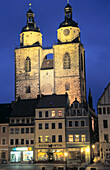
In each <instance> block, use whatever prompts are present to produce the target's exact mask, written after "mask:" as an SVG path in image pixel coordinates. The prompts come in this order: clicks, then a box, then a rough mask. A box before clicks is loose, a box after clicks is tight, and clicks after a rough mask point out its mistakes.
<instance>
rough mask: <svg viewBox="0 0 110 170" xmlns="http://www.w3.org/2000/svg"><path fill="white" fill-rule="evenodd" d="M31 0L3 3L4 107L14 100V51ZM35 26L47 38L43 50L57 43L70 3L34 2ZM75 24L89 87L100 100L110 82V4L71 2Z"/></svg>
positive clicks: (0, 89) (0, 81) (103, 0)
mask: <svg viewBox="0 0 110 170" xmlns="http://www.w3.org/2000/svg"><path fill="white" fill-rule="evenodd" d="M29 2H30V1H29V0H3V1H1V3H0V103H7V102H11V101H13V100H14V93H15V82H14V76H15V73H14V49H15V47H16V46H17V45H19V34H20V32H21V29H22V27H24V26H25V25H26V12H27V11H28V9H29V5H28V4H29ZM31 3H32V11H33V12H34V13H35V22H36V23H37V26H39V27H40V30H41V33H42V34H43V46H45V47H46V46H51V45H52V44H53V43H54V42H56V41H57V37H56V33H57V29H58V27H59V25H60V23H61V22H62V21H63V20H64V8H65V6H66V0H39V1H38V0H31ZM70 5H71V6H72V8H73V20H74V21H76V22H78V25H79V28H80V30H81V42H82V44H83V45H84V48H85V52H86V82H87V83H86V86H87V94H88V90H89V88H91V92H92V95H93V102H94V107H95V109H96V105H97V101H98V98H99V97H100V96H101V94H102V93H103V91H104V88H105V87H106V86H107V85H108V83H109V82H110V0H70Z"/></svg>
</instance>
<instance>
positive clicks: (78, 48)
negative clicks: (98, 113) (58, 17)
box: [15, 4, 86, 103]
mask: <svg viewBox="0 0 110 170" xmlns="http://www.w3.org/2000/svg"><path fill="white" fill-rule="evenodd" d="M26 16H27V25H26V26H25V27H23V29H22V31H21V34H20V47H19V48H16V49H15V75H16V76H15V77H16V78H15V88H16V92H15V96H16V100H17V99H18V98H19V97H20V98H21V99H29V98H36V96H37V95H39V94H44V95H51V94H53V93H56V94H65V92H67V93H68V95H69V100H70V103H72V102H73V101H74V100H75V98H76V97H77V99H78V101H80V102H83V101H86V80H85V50H84V47H83V45H82V44H81V41H80V29H79V27H78V24H77V23H76V22H75V21H73V20H72V7H71V6H70V5H69V4H67V5H66V7H65V20H64V22H62V23H61V24H60V26H59V29H58V30H57V43H56V44H55V45H53V47H52V48H50V49H48V48H45V49H44V48H43V46H42V34H41V32H40V29H39V28H38V27H36V23H35V21H34V13H33V12H32V10H31V7H30V9H29V11H28V12H27V14H26ZM48 54H53V59H48V57H47V56H48Z"/></svg>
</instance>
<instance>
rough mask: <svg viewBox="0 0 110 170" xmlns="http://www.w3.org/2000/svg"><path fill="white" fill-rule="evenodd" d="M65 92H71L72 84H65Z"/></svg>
mask: <svg viewBox="0 0 110 170" xmlns="http://www.w3.org/2000/svg"><path fill="white" fill-rule="evenodd" d="M65 90H66V91H69V90H70V84H69V83H66V84H65Z"/></svg>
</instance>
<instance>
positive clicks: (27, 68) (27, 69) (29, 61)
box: [25, 57, 31, 72]
mask: <svg viewBox="0 0 110 170" xmlns="http://www.w3.org/2000/svg"><path fill="white" fill-rule="evenodd" d="M25 71H26V72H30V71H31V60H30V58H29V57H27V58H26V61H25Z"/></svg>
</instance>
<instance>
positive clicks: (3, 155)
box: [1, 151, 5, 159]
mask: <svg viewBox="0 0 110 170" xmlns="http://www.w3.org/2000/svg"><path fill="white" fill-rule="evenodd" d="M1 157H2V158H3V159H5V152H4V151H3V152H2V153H1Z"/></svg>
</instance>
